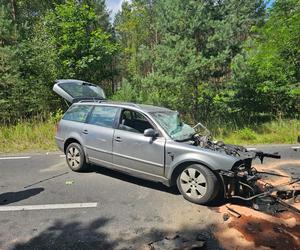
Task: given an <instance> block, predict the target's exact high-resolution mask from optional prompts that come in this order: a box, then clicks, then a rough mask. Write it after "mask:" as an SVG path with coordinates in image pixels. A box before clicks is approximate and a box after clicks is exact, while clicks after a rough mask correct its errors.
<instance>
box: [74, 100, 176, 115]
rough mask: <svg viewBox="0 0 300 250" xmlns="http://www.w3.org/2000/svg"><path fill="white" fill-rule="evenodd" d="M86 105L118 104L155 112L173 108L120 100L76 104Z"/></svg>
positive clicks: (122, 106) (123, 106)
mask: <svg viewBox="0 0 300 250" xmlns="http://www.w3.org/2000/svg"><path fill="white" fill-rule="evenodd" d="M76 104H79V105H86V104H92V105H99V106H104V105H106V106H107V105H109V106H117V107H121V108H130V109H135V110H141V111H144V112H146V113H153V112H170V111H172V110H170V109H168V108H164V107H159V106H154V105H147V104H137V103H133V102H118V101H80V102H77V103H75V104H74V105H76Z"/></svg>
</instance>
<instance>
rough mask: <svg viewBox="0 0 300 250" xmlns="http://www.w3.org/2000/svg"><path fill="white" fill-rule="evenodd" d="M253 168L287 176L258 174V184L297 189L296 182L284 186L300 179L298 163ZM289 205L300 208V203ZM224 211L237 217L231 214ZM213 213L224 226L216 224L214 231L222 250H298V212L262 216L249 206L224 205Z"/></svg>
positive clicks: (299, 238)
mask: <svg viewBox="0 0 300 250" xmlns="http://www.w3.org/2000/svg"><path fill="white" fill-rule="evenodd" d="M254 167H255V168H256V169H257V170H258V171H264V172H272V173H274V174H280V175H283V176H287V177H283V176H276V175H268V174H262V175H261V176H262V179H261V180H260V184H261V185H265V184H266V183H268V184H271V185H272V186H273V187H278V188H279V189H281V190H291V189H294V190H300V183H299V182H296V183H293V184H290V185H289V184H288V183H290V182H291V180H295V179H296V178H300V160H281V161H272V162H270V163H267V164H263V165H255V166H254ZM292 178H294V179H292ZM292 205H293V206H294V207H296V208H298V209H300V202H298V203H295V202H293V203H292ZM228 208H230V209H233V210H234V211H236V212H237V213H238V214H240V215H241V216H240V217H239V218H237V217H235V216H233V215H231V213H230V211H229V210H228ZM214 210H215V211H217V212H218V213H219V214H220V215H221V216H223V218H224V223H221V224H220V225H217V226H216V228H215V231H214V236H215V237H216V239H217V240H218V241H219V244H220V246H221V247H223V248H224V249H280V250H282V249H289V250H293V249H295V250H296V249H300V213H297V212H293V211H291V210H286V211H281V212H275V213H266V212H261V211H256V210H254V209H253V208H252V207H251V206H249V204H248V206H246V205H245V204H225V205H222V206H220V207H218V208H214Z"/></svg>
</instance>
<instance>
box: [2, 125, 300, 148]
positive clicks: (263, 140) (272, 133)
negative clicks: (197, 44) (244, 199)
mask: <svg viewBox="0 0 300 250" xmlns="http://www.w3.org/2000/svg"><path fill="white" fill-rule="evenodd" d="M54 134H55V122H54V121H52V120H50V121H48V122H40V121H34V122H22V123H19V124H17V125H15V126H9V127H7V126H2V127H0V153H15V152H41V151H53V150H58V148H57V146H56V144H55V140H54ZM298 135H300V121H299V120H281V121H273V122H269V123H264V124H262V125H258V126H251V127H246V128H243V129H238V130H233V129H230V128H227V129H224V128H219V129H217V133H216V136H215V137H216V138H217V139H219V140H223V141H224V142H226V143H233V144H241V145H247V144H248V145H249V144H269V143H278V144H279V143H288V144H290V143H297V141H296V140H297V136H298Z"/></svg>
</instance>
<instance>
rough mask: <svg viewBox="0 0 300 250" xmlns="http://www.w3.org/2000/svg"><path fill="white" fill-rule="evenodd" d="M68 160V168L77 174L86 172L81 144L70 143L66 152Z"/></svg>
mask: <svg viewBox="0 0 300 250" xmlns="http://www.w3.org/2000/svg"><path fill="white" fill-rule="evenodd" d="M66 160H67V164H68V166H69V167H70V168H71V169H72V170H73V171H75V172H80V171H83V170H86V168H87V164H86V161H85V155H84V151H83V149H82V147H81V145H80V144H79V143H76V142H73V143H70V144H69V145H68V147H67V150H66Z"/></svg>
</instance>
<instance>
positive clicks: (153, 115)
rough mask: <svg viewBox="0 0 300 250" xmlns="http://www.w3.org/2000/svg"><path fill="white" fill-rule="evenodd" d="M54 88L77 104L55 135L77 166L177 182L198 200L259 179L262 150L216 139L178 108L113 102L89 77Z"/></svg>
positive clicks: (230, 191) (186, 194) (204, 200)
mask: <svg viewBox="0 0 300 250" xmlns="http://www.w3.org/2000/svg"><path fill="white" fill-rule="evenodd" d="M53 90H54V91H55V92H56V93H57V94H59V95H60V96H61V97H63V98H64V99H65V100H67V101H68V102H70V103H72V105H71V106H70V108H69V109H68V110H67V112H66V113H65V114H64V116H63V118H62V119H61V121H60V122H59V124H58V126H57V134H56V137H55V138H56V142H57V144H58V147H59V148H60V149H61V150H62V151H63V152H64V153H65V155H66V161H67V164H68V166H69V167H70V168H71V169H72V170H73V171H84V170H86V168H87V167H88V166H89V164H95V165H98V166H102V167H106V168H110V169H114V170H117V171H122V172H125V173H127V174H129V175H133V176H137V177H140V178H144V179H150V180H152V181H157V182H162V183H164V184H165V185H167V186H172V185H177V187H178V189H179V191H180V192H181V194H182V195H183V196H184V198H186V199H187V200H189V201H191V202H194V203H197V204H205V203H208V202H210V201H212V200H213V199H215V198H216V197H217V194H218V193H223V194H224V196H225V197H235V196H236V197H238V195H241V193H243V194H245V193H249V192H250V191H248V190H247V188H245V187H246V185H249V182H251V178H252V179H255V178H254V177H253V176H254V175H253V173H252V172H251V171H252V170H251V162H252V159H253V158H255V157H256V156H257V154H256V153H254V152H249V151H247V150H246V149H245V148H243V147H240V146H235V145H226V144H224V143H222V142H214V141H212V140H211V135H210V133H209V132H208V131H207V130H206V128H205V127H204V126H203V125H202V124H201V123H199V124H197V125H196V126H195V127H191V126H189V125H187V124H185V123H184V122H182V121H181V119H180V116H179V114H178V112H176V111H172V110H170V109H167V108H163V107H156V106H150V105H141V104H134V103H119V102H111V101H108V100H106V99H105V94H104V92H103V90H102V89H101V88H100V87H99V86H96V85H94V84H91V83H88V82H84V81H79V80H58V81H57V82H56V83H55V85H54V87H53ZM201 129H202V130H203V129H204V130H206V131H205V133H204V134H200V133H199V132H198V130H201ZM240 182H242V183H244V184H245V185H241V184H240Z"/></svg>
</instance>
